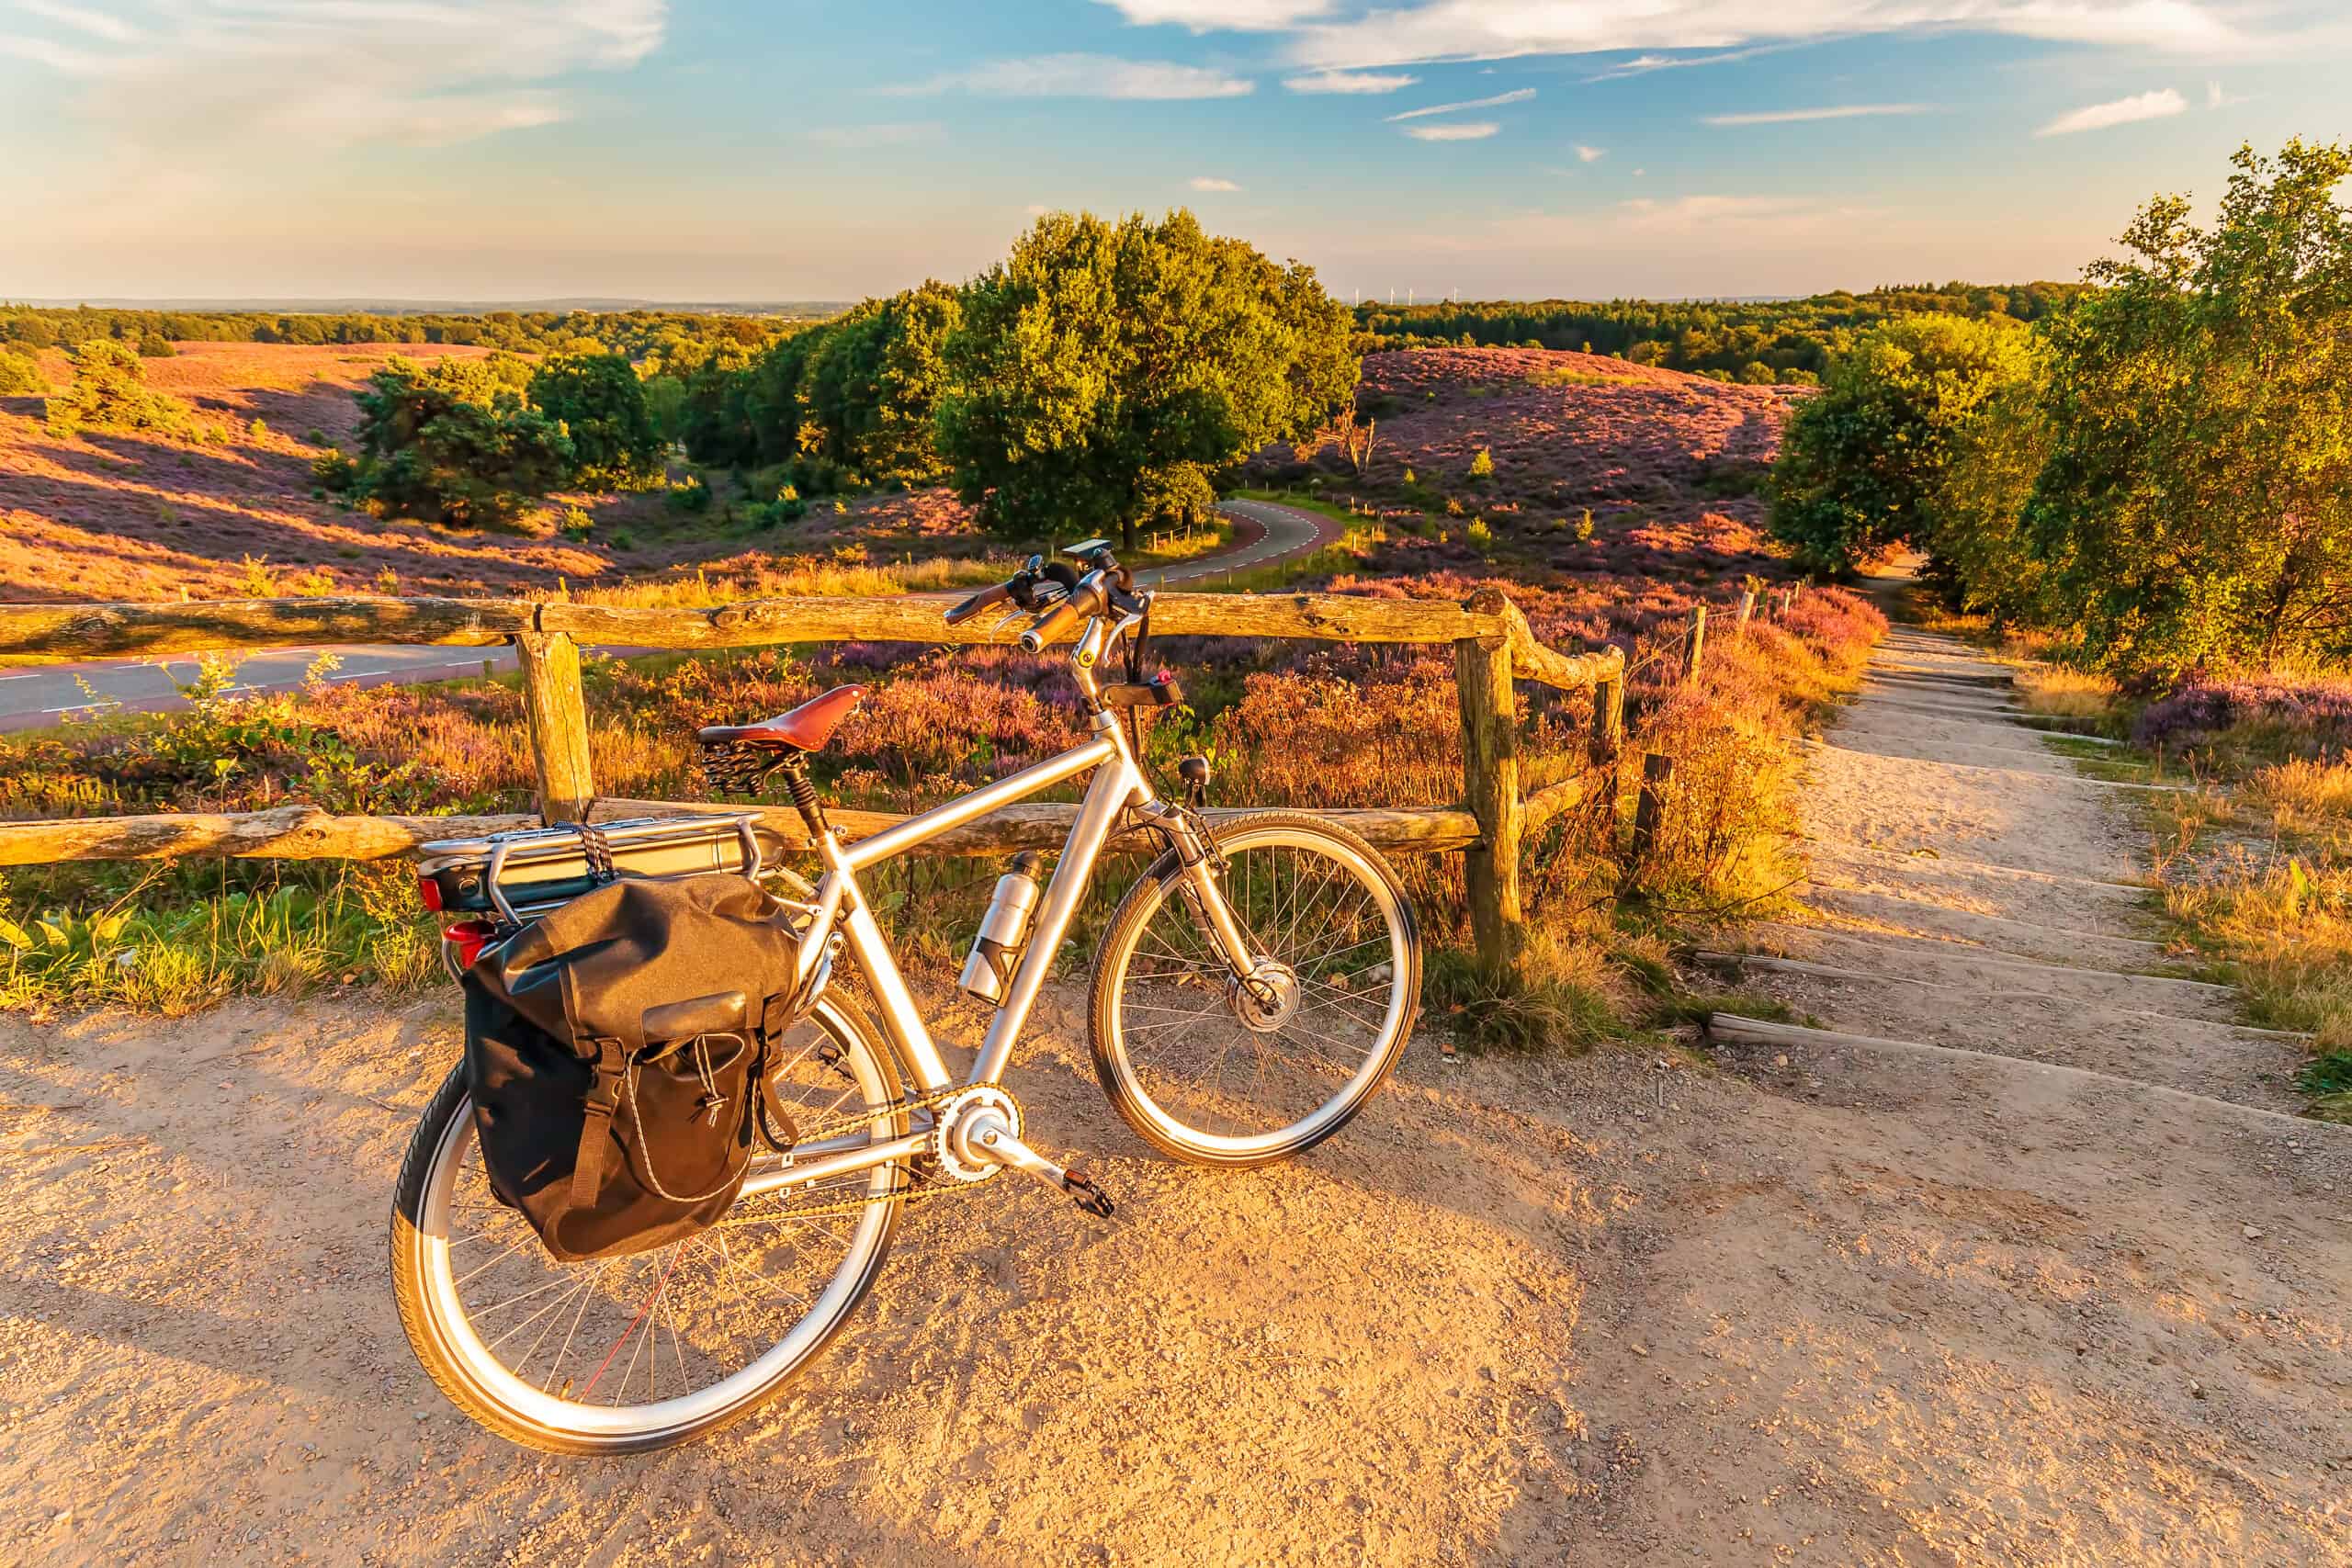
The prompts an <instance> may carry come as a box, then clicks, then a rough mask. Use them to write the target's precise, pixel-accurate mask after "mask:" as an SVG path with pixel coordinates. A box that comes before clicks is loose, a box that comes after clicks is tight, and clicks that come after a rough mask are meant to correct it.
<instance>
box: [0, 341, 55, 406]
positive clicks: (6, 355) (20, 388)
mask: <svg viewBox="0 0 2352 1568" xmlns="http://www.w3.org/2000/svg"><path fill="white" fill-rule="evenodd" d="M48 395H49V378H48V377H46V376H44V375H42V374H41V373H40V361H39V360H37V359H35V358H34V357H33V356H32V355H29V354H19V353H18V352H17V351H16V350H15V349H13V348H0V398H21V397H28V396H29V397H36V398H41V397H47V396H48Z"/></svg>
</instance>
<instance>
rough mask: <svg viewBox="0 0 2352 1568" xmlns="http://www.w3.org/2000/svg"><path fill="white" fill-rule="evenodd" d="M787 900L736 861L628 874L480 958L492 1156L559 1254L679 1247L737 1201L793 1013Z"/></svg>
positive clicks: (480, 1038) (481, 1042) (485, 1155)
mask: <svg viewBox="0 0 2352 1568" xmlns="http://www.w3.org/2000/svg"><path fill="white" fill-rule="evenodd" d="M789 913H790V911H789V910H788V908H786V906H785V905H783V904H782V903H780V902H779V901H778V900H776V899H775V897H771V896H770V895H769V894H768V893H766V892H765V891H764V890H763V889H762V888H761V887H760V886H759V885H758V884H756V883H753V882H752V881H750V880H748V879H746V878H744V877H742V876H738V875H730V874H726V873H718V872H714V873H706V874H700V875H693V876H684V877H678V878H673V879H666V880H660V881H654V880H640V879H635V878H624V879H622V880H620V881H616V882H611V883H607V884H605V886H601V887H598V888H595V889H594V891H592V892H588V893H585V894H582V896H581V897H577V898H574V899H572V900H571V901H570V902H569V903H566V904H563V905H561V906H560V907H559V908H554V909H551V910H549V911H548V913H546V914H545V915H543V916H541V917H540V918H539V919H536V920H534V921H532V922H531V923H530V924H528V925H526V926H525V927H523V928H522V929H521V930H520V931H516V932H515V935H514V936H512V937H510V938H508V939H507V940H506V941H504V942H501V943H499V944H497V945H496V946H494V947H491V948H489V949H487V950H485V951H484V952H483V953H482V954H481V957H480V958H479V959H477V960H476V961H475V962H474V964H473V965H472V966H471V967H470V968H469V969H468V970H467V971H466V974H465V976H464V984H465V991H466V1075H467V1078H468V1080H469V1088H470V1089H472V1091H473V1099H474V1125H475V1130H476V1132H477V1134H478V1135H479V1136H480V1138H481V1156H482V1166H483V1168H484V1170H485V1171H486V1173H487V1174H488V1176H489V1179H490V1186H491V1190H492V1193H493V1194H495V1195H496V1196H497V1198H498V1199H499V1200H500V1201H502V1202H504V1203H507V1204H510V1205H512V1206H513V1207H515V1208H516V1209H518V1210H520V1211H521V1212H522V1213H523V1214H524V1216H525V1217H526V1219H528V1220H529V1221H530V1223H531V1226H532V1228H533V1229H534V1230H536V1231H537V1233H538V1235H539V1239H540V1240H541V1241H542V1242H544V1243H545V1244H546V1246H547V1248H548V1252H550V1253H552V1254H553V1255H554V1256H555V1257H556V1258H559V1259H560V1260H562V1261H564V1262H578V1261H581V1260H582V1259H588V1258H615V1257H619V1256H621V1255H623V1254H627V1253H633V1252H644V1251H648V1250H650V1249H651V1248H654V1247H664V1246H667V1245H668V1244H670V1243H671V1242H673V1241H678V1240H682V1239H684V1238H685V1237H687V1236H690V1235H695V1233H696V1232H698V1231H701V1230H703V1229H705V1228H707V1226H709V1225H710V1224H712V1223H713V1222H714V1221H716V1220H717V1219H718V1217H719V1215H721V1214H723V1213H726V1212H727V1208H728V1206H729V1204H731V1203H732V1202H734V1201H735V1194H736V1192H737V1190H739V1189H740V1188H741V1186H742V1184H743V1176H744V1173H745V1171H746V1170H747V1169H748V1168H749V1167H750V1164H751V1157H752V1140H753V1137H754V1135H755V1130H756V1127H757V1122H756V1120H755V1118H756V1116H757V1110H756V1100H757V1097H758V1095H759V1094H760V1092H761V1078H762V1076H763V1073H762V1068H763V1057H764V1055H765V1052H766V1049H767V1045H768V1043H769V1042H770V1041H772V1040H773V1039H774V1038H775V1036H777V1035H778V1034H780V1033H781V1032H783V1031H784V1030H785V1029H786V1028H787V1027H789V1025H790V1024H791V1022H792V1017H791V1002H792V992H793V965H794V957H795V954H796V953H797V945H798V944H797V938H796V935H795V932H794V931H793V928H792V926H791V925H790V924H789V923H788V922H787V919H786V916H787V915H788V914H789Z"/></svg>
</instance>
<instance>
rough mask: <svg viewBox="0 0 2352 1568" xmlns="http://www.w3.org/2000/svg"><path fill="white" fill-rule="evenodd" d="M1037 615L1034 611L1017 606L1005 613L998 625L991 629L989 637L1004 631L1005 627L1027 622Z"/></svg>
mask: <svg viewBox="0 0 2352 1568" xmlns="http://www.w3.org/2000/svg"><path fill="white" fill-rule="evenodd" d="M1033 614H1035V612H1034V611H1030V610H1024V609H1023V608H1022V607H1021V606H1020V605H1018V604H1015V605H1014V606H1013V607H1012V609H1010V610H1007V611H1006V612H1005V613H1004V615H1003V616H1002V618H1001V619H1000V620H999V621H998V622H997V624H996V625H994V626H990V627H989V636H990V637H994V636H996V634H997V633H999V632H1001V631H1002V630H1004V628H1005V627H1007V626H1011V625H1012V623H1013V622H1015V621H1025V620H1027V619H1028V618H1029V617H1030V616H1031V615H1033Z"/></svg>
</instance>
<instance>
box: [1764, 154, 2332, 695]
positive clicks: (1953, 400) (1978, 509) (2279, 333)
mask: <svg viewBox="0 0 2352 1568" xmlns="http://www.w3.org/2000/svg"><path fill="white" fill-rule="evenodd" d="M2232 162H2233V175H2232V176H2231V179H2230V182H2229V188H2228V190H2227V191H2226V192H2225V193H2224V194H2223V196H2222V200H2221V202H2220V205H2219V208H2218V209H2217V212H2216V215H2215V218H2214V220H2213V222H2212V223H2211V226H2210V227H2199V226H2198V225H2197V224H2195V223H2193V222H2191V221H2190V211H2191V209H2190V206H2189V203H2188V199H2187V198H2186V197H2177V196H2165V197H2157V198H2155V199H2154V200H2153V201H2151V202H2149V203H2148V204H2147V205H2146V206H2145V207H2143V209H2141V210H2140V212H2139V214H2138V215H2137V217H2136V218H2135V219H2134V220H2133V221H2132V223H2131V227H2130V228H2129V229H2128V230H2127V231H2125V232H2124V234H2123V235H2122V237H2121V244H2122V247H2123V250H2124V253H2125V254H2123V255H2122V256H2121V257H2120V259H2117V260H2112V261H2102V262H2098V263H2095V264H2094V265H2091V266H2090V267H2089V268H2088V269H2087V270H2086V278H2087V287H2086V288H2085V290H2084V291H2082V292H2080V293H2078V294H2076V295H2075V296H2074V297H2073V298H2071V299H2068V300H2067V301H2065V302H2064V304H2063V305H2061V306H2060V307H2059V308H2058V309H2056V310H2053V311H2052V312H2050V313H2048V314H2047V315H2046V316H2045V317H2044V318H2043V319H2042V320H2041V321H2039V322H2037V323H2036V325H2035V327H2034V329H2033V330H2032V332H2031V333H2030V334H2029V333H2025V332H2022V331H2019V330H2018V329H2017V328H2014V327H2008V326H2004V325H2002V324H1999V323H1998V322H1996V321H1993V320H1990V319H1988V320H1985V321H1960V320H1957V319H1955V318H1951V317H1945V316H1935V315H1923V316H1913V317H1908V318H1905V319H1903V320H1900V321H1892V322H1889V323H1888V324H1886V325H1884V326H1883V327H1880V328H1878V329H1877V330H1875V331H1873V332H1871V333H1865V334H1863V335H1862V336H1861V337H1860V338H1859V339H1857V340H1856V341H1855V342H1854V343H1853V344H1851V345H1850V347H1849V349H1848V350H1847V351H1846V352H1845V353H1844V354H1842V355H1840V356H1839V357H1838V358H1837V359H1835V360H1834V361H1833V362H1832V363H1831V365H1830V367H1829V372H1828V376H1827V380H1826V385H1825V387H1824V389H1823V390H1822V392H1821V393H1820V395H1819V396H1817V397H1815V398H1814V399H1812V400H1809V401H1808V402H1807V403H1806V405H1805V406H1804V408H1803V409H1802V410H1801V411H1800V412H1798V413H1797V415H1796V416H1795V417H1794V418H1793V419H1792V422H1791V423H1790V427H1789V430H1788V434H1787V438H1786V440H1785V442H1784V444H1783V447H1782V453H1781V460H1780V463H1779V465H1778V466H1777V468H1776V469H1775V472H1774V476H1773V505H1772V514H1771V515H1772V526H1773V528H1774V531H1775V532H1776V533H1778V534H1779V535H1780V536H1781V537H1783V538H1785V539H1788V540H1790V541H1792V542H1793V543H1795V544H1796V545H1797V546H1798V547H1799V548H1800V549H1801V550H1802V551H1803V552H1804V554H1805V555H1806V556H1807V557H1808V558H1810V559H1812V560H1814V561H1815V562H1817V563H1819V564H1822V565H1825V566H1831V567H1837V566H1843V565H1846V564H1849V563H1850V562H1851V561H1852V560H1854V559H1855V558H1858V557H1860V556H1861V555H1864V554H1867V553H1868V552H1869V551H1871V550H1872V549H1874V548H1876V547H1879V546H1882V545H1884V544H1887V543H1891V542H1893V541H1895V540H1907V541H1909V542H1910V543H1912V544H1915V545H1917V546H1920V547H1924V548H1926V549H1928V551H1930V552H1931V554H1932V557H1933V566H1932V571H1931V576H1932V577H1933V578H1934V579H1935V580H1937V581H1939V584H1940V586H1941V587H1942V588H1943V590H1944V592H1945V593H1946V595H1947V597H1948V598H1950V599H1951V601H1952V602H1954V603H1955V604H1960V605H1962V606H1964V607H1968V608H1973V609H1982V610H1988V611H1991V612H1993V613H1995V614H1996V615H2000V616H2002V617H2004V618H2006V619H2014V620H2026V621H2039V622H2041V624H2043V625H2045V626H2050V627H2052V629H2054V630H2057V631H2059V632H2061V633H2062V634H2063V635H2064V636H2065V637H2069V638H2072V639H2073V640H2074V643H2075V647H2076V649H2077V650H2078V652H2079V654H2080V656H2081V657H2082V658H2084V659H2085V660H2087V661H2089V662H2092V663H2095V664H2097V665H2098V666H2100V667H2102V668H2104V669H2106V670H2109V671H2112V672H2114V673H2116V674H2118V675H2120V676H2121V677H2123V678H2124V679H2125V680H2127V681H2129V682H2133V683H2135V684H2139V685H2143V686H2152V685H2155V684H2159V683H2162V682H2166V681H2169V680H2172V679H2174V678H2176V677H2177V676H2179V675H2181V674H2183V673H2184V672H2187V671H2192V670H2196V669H2199V668H2209V667H2220V666H2244V665H2264V666H2269V665H2276V664H2278V663H2281V662H2293V661H2298V660H2333V659H2342V658H2345V657H2346V656H2347V655H2352V209H2346V206H2345V205H2344V204H2343V202H2342V201H2341V200H2340V199H2339V197H2338V195H2337V193H2338V191H2339V190H2340V189H2341V187H2342V186H2343V185H2344V182H2345V181H2346V178H2347V177H2352V148H2346V147H2344V146H2340V145H2312V144H2308V143H2305V142H2303V141H2290V142H2289V143H2288V144H2287V145H2286V147H2285V148H2284V149H2282V150H2281V151H2280V152H2279V153H2278V156H2277V157H2276V158H2267V157H2264V156H2262V155H2260V154H2258V153H2256V152H2255V151H2254V150H2253V149H2252V148H2251V147H2245V148H2241V149H2240V150H2239V151H2238V152H2237V154H2236V155H2235V157H2234V158H2233V161H2232Z"/></svg>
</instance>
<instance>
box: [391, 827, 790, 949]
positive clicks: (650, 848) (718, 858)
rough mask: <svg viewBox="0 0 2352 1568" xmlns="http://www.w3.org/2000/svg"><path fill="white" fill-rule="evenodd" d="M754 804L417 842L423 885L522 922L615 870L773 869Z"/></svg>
mask: <svg viewBox="0 0 2352 1568" xmlns="http://www.w3.org/2000/svg"><path fill="white" fill-rule="evenodd" d="M758 823H759V815H758V813H756V812H748V811H747V812H741V813H731V812H730V813H728V814H725V815H712V816H697V817H639V818H631V819H629V820H628V821H626V822H601V823H597V824H594V825H593V826H592V825H590V824H588V823H584V822H579V823H565V824H563V825H561V826H560V827H554V828H526V829H520V830H518V831H515V832H512V833H492V834H490V835H489V836H487V837H484V838H479V839H441V840H435V841H434V842H432V843H429V844H425V845H424V846H423V847H421V848H420V849H419V850H418V851H417V856H418V863H417V887H418V891H419V892H420V893H421V894H422V895H423V896H424V901H425V904H426V905H427V906H428V907H429V908H435V909H439V910H442V911H444V912H445V913H450V914H458V913H467V914H490V913H495V914H497V915H499V916H501V917H502V918H503V919H506V920H507V921H509V922H510V923H514V924H518V925H519V924H520V923H522V922H523V921H524V920H526V919H529V918H530V917H532V916H533V915H537V914H543V913H545V912H546V911H547V910H548V909H551V908H555V907H556V906H557V905H559V904H561V903H564V902H567V901H568V900H570V899H573V898H577V897H580V895H582V893H585V892H588V891H589V890H590V889H591V888H594V887H597V886H601V885H603V884H605V883H607V882H610V881H612V880H613V879H614V878H615V877H617V876H623V875H627V876H642V877H655V878H666V877H673V876H692V875H695V874H697V873H701V872H710V871H731V872H739V873H741V874H743V875H745V876H749V877H753V878H756V877H758V876H759V874H761V872H762V871H763V869H764V868H765V865H766V857H765V856H764V855H763V853H762V852H761V848H760V840H759V834H758V831H757V827H758Z"/></svg>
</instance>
